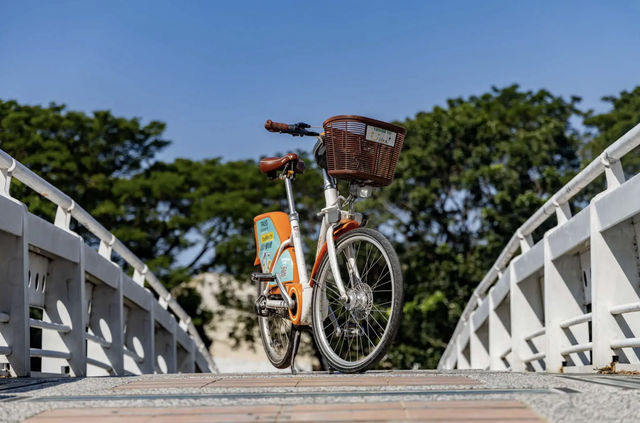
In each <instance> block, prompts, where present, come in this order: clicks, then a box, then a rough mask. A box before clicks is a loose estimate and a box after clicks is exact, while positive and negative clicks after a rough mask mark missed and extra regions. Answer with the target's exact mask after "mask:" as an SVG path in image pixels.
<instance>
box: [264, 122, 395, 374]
mask: <svg viewBox="0 0 640 423" xmlns="http://www.w3.org/2000/svg"><path fill="white" fill-rule="evenodd" d="M265 128H266V129H267V130H268V131H270V132H279V133H282V134H290V135H293V136H300V137H304V136H310V137H315V138H316V139H317V142H316V144H315V146H314V148H313V155H314V157H315V159H316V162H317V163H318V166H319V168H320V169H321V171H322V176H323V180H324V186H323V190H324V197H325V202H326V206H325V207H324V208H323V209H322V210H321V211H320V213H319V214H318V215H319V216H321V217H322V223H321V225H320V233H319V237H318V246H317V250H316V255H315V261H314V264H313V267H312V270H311V273H310V274H309V273H308V272H307V267H306V263H305V257H304V254H303V250H302V238H301V235H300V227H299V219H298V213H297V212H296V207H295V202H294V196H293V187H292V186H293V184H292V181H293V180H294V179H295V177H296V175H298V174H302V173H303V172H304V170H305V166H304V162H303V161H302V159H300V158H298V156H297V155H296V154H295V153H289V154H287V155H285V156H283V157H268V158H263V159H262V160H260V164H259V167H260V170H261V171H262V172H263V173H264V174H266V175H267V177H268V178H269V179H270V180H275V179H280V180H282V181H284V184H285V189H286V195H287V203H288V208H289V213H288V214H286V213H284V212H280V211H276V212H269V213H264V214H261V215H259V216H256V217H255V218H254V233H255V241H256V259H255V262H254V265H255V266H260V269H261V271H260V272H256V273H253V274H252V280H253V281H254V282H256V283H257V286H258V297H257V299H256V302H255V311H256V314H257V315H258V321H259V328H260V335H261V338H262V343H263V346H264V350H265V352H266V354H267V357H268V359H269V361H270V362H271V363H272V364H273V365H274V366H275V367H276V368H281V369H282V368H286V367H289V366H290V367H291V371H292V372H293V373H295V368H294V360H295V356H296V353H297V350H298V346H299V343H300V332H301V330H302V329H303V328H308V327H309V326H311V330H312V332H313V338H314V340H315V343H316V345H317V347H318V349H319V351H320V354H321V355H322V357H323V358H324V359H325V360H326V362H327V363H328V364H329V366H330V368H331V369H333V370H337V371H340V372H344V373H356V372H363V371H366V370H368V369H370V368H371V367H373V366H374V365H375V364H376V363H378V361H380V360H381V359H382V358H383V356H384V355H385V354H386V352H387V350H388V349H389V346H390V345H391V342H392V341H393V338H394V337H395V334H396V332H397V330H398V327H399V325H400V320H401V315H402V303H403V285H402V273H401V269H400V262H399V260H398V256H397V254H396V252H395V251H394V249H393V247H392V245H391V243H390V242H389V241H388V240H387V239H386V238H385V237H384V236H383V235H382V234H381V233H380V232H378V231H376V230H373V229H370V228H365V227H364V226H365V225H366V220H367V219H366V216H365V215H364V214H362V213H359V212H355V210H354V204H355V202H356V201H357V200H358V199H361V198H367V197H369V196H371V194H372V191H373V188H374V187H381V186H386V185H389V184H390V183H391V181H392V179H393V174H394V172H395V167H396V163H397V160H398V156H399V154H400V150H401V148H402V142H403V140H404V136H405V134H406V130H405V129H404V128H402V127H399V126H396V125H392V124H389V123H386V122H382V121H377V120H374V119H370V118H365V117H361V116H334V117H332V118H329V119H327V120H326V121H325V122H324V123H323V129H324V132H323V133H322V134H319V133H317V132H314V131H311V130H310V129H309V128H311V126H310V125H308V124H305V123H296V124H284V123H277V122H272V121H270V120H268V121H267V122H266V123H265ZM336 178H337V179H343V180H347V181H349V196H348V197H347V198H345V197H343V196H341V195H340V194H339V192H338V188H337V183H336Z"/></svg>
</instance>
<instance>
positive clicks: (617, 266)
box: [591, 176, 640, 370]
mask: <svg viewBox="0 0 640 423" xmlns="http://www.w3.org/2000/svg"><path fill="white" fill-rule="evenodd" d="M636 178H638V176H636ZM608 195H611V194H604V195H598V196H596V198H594V199H593V200H592V201H591V284H592V295H591V301H592V315H593V365H594V367H595V368H596V369H600V368H603V367H606V366H609V365H610V364H611V363H612V361H615V360H618V361H619V363H618V369H621V368H624V366H629V365H631V369H633V370H638V369H639V368H640V360H639V357H638V355H639V354H638V352H637V349H617V350H613V349H612V348H611V344H612V341H613V340H614V339H624V338H633V337H634V336H636V337H637V336H638V332H637V331H638V328H639V327H640V316H639V315H638V313H628V314H624V315H613V314H612V313H611V308H612V307H613V306H618V305H621V304H625V303H634V302H638V301H640V276H639V274H638V273H639V270H638V269H639V267H640V260H639V256H638V243H639V242H640V227H639V225H640V222H638V220H637V219H638V215H637V214H636V215H635V216H634V217H632V218H630V219H626V220H624V221H622V222H620V223H617V224H616V225H614V226H612V227H609V228H606V229H605V228H604V227H603V225H602V222H601V215H606V213H607V210H609V214H610V213H611V212H610V210H611V209H612V207H615V206H616V205H615V204H611V202H610V201H607V200H608V198H607V197H608ZM628 201H629V202H634V203H636V204H638V203H639V201H638V198H637V197H636V196H635V195H634V197H633V198H629V199H628ZM634 332H635V333H634Z"/></svg>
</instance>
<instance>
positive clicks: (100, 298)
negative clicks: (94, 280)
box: [87, 253, 124, 376]
mask: <svg viewBox="0 0 640 423" xmlns="http://www.w3.org/2000/svg"><path fill="white" fill-rule="evenodd" d="M94 254H95V253H94ZM109 264H111V266H113V269H112V270H113V271H110V272H109V274H112V275H113V276H114V277H113V278H111V282H115V288H114V287H112V286H109V285H107V284H105V283H99V284H95V285H93V292H92V294H93V295H92V297H93V298H91V313H90V315H89V317H88V319H89V321H88V323H89V324H88V327H87V330H88V331H90V333H91V334H92V335H95V336H98V337H100V338H102V339H104V340H105V341H107V342H108V343H109V345H100V344H99V343H97V342H94V341H92V340H88V341H87V358H89V359H94V360H97V361H100V362H103V363H107V364H109V365H110V366H111V368H112V370H113V373H112V375H117V376H122V375H124V334H123V330H122V328H123V327H124V323H123V320H124V317H123V302H122V301H123V297H122V276H123V273H122V271H121V270H120V268H119V267H118V266H117V265H116V264H114V263H109ZM88 283H90V282H88ZM87 372H88V373H89V375H90V376H92V375H103V374H104V370H103V369H95V368H94V367H88V370H87Z"/></svg>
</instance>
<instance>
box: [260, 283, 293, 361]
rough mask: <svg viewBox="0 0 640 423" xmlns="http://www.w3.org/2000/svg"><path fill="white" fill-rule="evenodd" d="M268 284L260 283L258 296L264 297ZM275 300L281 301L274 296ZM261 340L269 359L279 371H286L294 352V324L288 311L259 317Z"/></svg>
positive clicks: (284, 310) (274, 312)
mask: <svg viewBox="0 0 640 423" xmlns="http://www.w3.org/2000/svg"><path fill="white" fill-rule="evenodd" d="M266 285H267V283H266V282H258V296H260V295H262V293H263V292H264V289H265V287H266ZM273 299H276V300H278V299H281V298H280V296H277V298H276V296H274V297H273ZM258 326H259V327H260V338H262V345H263V347H264V352H265V353H266V354H267V358H268V359H269V361H270V362H271V364H273V365H274V366H275V367H276V368H278V369H285V368H287V367H289V365H290V364H291V354H292V352H293V337H292V335H293V323H291V319H289V313H288V312H287V310H286V309H283V310H282V311H273V313H272V314H270V315H269V316H266V317H262V316H258Z"/></svg>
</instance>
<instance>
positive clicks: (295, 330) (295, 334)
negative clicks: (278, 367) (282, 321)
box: [291, 325, 302, 375]
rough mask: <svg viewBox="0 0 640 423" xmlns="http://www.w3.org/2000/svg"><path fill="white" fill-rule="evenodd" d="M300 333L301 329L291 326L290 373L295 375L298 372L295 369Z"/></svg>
mask: <svg viewBox="0 0 640 423" xmlns="http://www.w3.org/2000/svg"><path fill="white" fill-rule="evenodd" d="M301 334H302V330H300V329H298V328H297V327H296V326H295V325H294V326H293V340H292V342H293V351H292V352H291V374H292V375H295V374H297V373H298V372H297V371H296V366H295V362H296V355H297V354H298V347H300V335H301Z"/></svg>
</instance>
